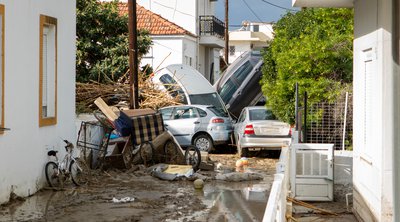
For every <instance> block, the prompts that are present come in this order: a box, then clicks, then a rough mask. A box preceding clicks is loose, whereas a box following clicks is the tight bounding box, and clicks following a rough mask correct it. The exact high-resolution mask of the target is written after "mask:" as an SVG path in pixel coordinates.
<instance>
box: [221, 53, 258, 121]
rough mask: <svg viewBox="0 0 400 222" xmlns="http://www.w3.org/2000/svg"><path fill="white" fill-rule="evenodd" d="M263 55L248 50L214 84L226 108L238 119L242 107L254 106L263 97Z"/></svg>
mask: <svg viewBox="0 0 400 222" xmlns="http://www.w3.org/2000/svg"><path fill="white" fill-rule="evenodd" d="M262 65H263V60H262V56H261V54H260V52H259V51H248V52H245V53H243V54H242V55H241V56H240V57H238V58H237V59H236V60H235V61H234V62H233V63H232V64H231V65H229V66H228V68H227V69H226V70H225V71H224V73H222V76H221V78H219V79H218V81H217V82H216V83H215V84H214V88H215V89H216V90H217V92H218V93H219V95H220V96H221V98H222V100H223V101H224V103H225V105H226V108H227V109H228V111H229V112H230V113H231V114H232V116H233V117H234V118H235V119H237V117H238V116H239V115H240V112H241V111H242V109H243V108H244V107H246V106H252V105H254V104H256V103H257V102H258V100H259V99H260V98H261V97H262V92H261V86H260V83H259V82H260V79H261V76H262V72H261V67H262Z"/></svg>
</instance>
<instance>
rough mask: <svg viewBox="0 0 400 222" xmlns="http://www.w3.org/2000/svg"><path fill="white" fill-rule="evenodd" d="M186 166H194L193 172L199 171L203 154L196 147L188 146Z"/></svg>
mask: <svg viewBox="0 0 400 222" xmlns="http://www.w3.org/2000/svg"><path fill="white" fill-rule="evenodd" d="M185 161H186V164H188V165H192V167H193V170H194V171H197V170H198V169H199V166H200V163H201V154H200V150H199V148H197V147H196V146H192V145H190V146H188V147H187V148H186V151H185Z"/></svg>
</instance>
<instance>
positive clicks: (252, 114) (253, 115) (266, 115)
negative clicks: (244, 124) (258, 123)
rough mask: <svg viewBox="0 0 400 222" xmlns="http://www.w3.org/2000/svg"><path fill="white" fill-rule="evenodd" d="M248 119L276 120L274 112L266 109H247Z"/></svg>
mask: <svg viewBox="0 0 400 222" xmlns="http://www.w3.org/2000/svg"><path fill="white" fill-rule="evenodd" d="M249 119H250V120H276V117H275V116H274V114H273V113H272V112H271V111H270V110H267V109H251V110H249Z"/></svg>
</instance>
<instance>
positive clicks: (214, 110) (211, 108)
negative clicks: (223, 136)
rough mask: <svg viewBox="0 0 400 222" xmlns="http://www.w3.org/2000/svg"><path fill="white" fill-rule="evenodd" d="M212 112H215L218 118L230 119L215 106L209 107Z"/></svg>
mask: <svg viewBox="0 0 400 222" xmlns="http://www.w3.org/2000/svg"><path fill="white" fill-rule="evenodd" d="M207 108H208V109H209V110H211V112H213V113H214V114H215V115H216V116H218V117H228V114H227V113H226V112H224V111H223V110H221V109H218V108H216V107H214V106H211V107H207Z"/></svg>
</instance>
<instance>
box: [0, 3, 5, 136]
mask: <svg viewBox="0 0 400 222" xmlns="http://www.w3.org/2000/svg"><path fill="white" fill-rule="evenodd" d="M4 24H5V23H4V5H0V32H1V34H0V128H1V127H4ZM1 133H3V131H2V130H0V134H1Z"/></svg>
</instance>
